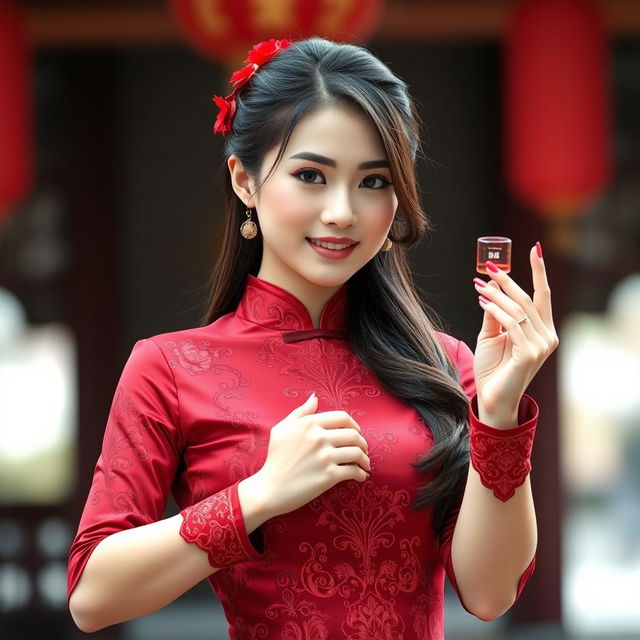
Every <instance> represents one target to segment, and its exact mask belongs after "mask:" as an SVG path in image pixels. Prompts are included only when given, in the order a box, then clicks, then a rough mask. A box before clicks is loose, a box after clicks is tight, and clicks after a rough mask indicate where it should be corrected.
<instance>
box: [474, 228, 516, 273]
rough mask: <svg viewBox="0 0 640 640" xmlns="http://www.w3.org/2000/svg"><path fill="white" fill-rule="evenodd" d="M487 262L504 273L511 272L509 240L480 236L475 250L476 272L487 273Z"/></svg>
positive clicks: (500, 237)
mask: <svg viewBox="0 0 640 640" xmlns="http://www.w3.org/2000/svg"><path fill="white" fill-rule="evenodd" d="M487 260H489V261H491V262H493V263H494V264H495V265H496V266H498V267H500V269H501V270H502V271H504V272H505V273H509V271H511V238H504V237H502V236H482V237H481V238H478V242H477V250H476V271H477V272H478V273H487Z"/></svg>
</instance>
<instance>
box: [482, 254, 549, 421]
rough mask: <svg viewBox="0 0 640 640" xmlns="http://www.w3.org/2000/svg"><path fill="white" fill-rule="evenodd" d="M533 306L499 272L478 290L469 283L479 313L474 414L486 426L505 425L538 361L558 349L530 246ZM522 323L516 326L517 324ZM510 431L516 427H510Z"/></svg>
mask: <svg viewBox="0 0 640 640" xmlns="http://www.w3.org/2000/svg"><path fill="white" fill-rule="evenodd" d="M529 261H530V262H531V270H532V273H533V288H534V293H533V300H532V299H531V298H530V297H529V295H528V294H527V293H526V292H525V291H523V290H522V289H521V288H520V287H519V286H518V285H517V284H516V283H515V281H514V280H512V279H511V278H510V277H509V275H508V274H507V273H505V272H504V271H498V272H497V273H493V272H492V271H490V270H489V269H487V275H488V276H489V277H490V278H491V280H490V281H489V282H486V283H485V285H484V286H481V285H479V284H478V281H480V278H477V279H475V280H474V283H475V287H476V291H477V292H478V293H479V294H481V295H482V296H484V297H485V298H486V299H487V300H488V302H486V303H485V302H483V301H482V300H481V299H480V298H479V302H480V306H481V307H482V308H483V309H484V318H483V321H482V328H481V330H480V333H479V334H478V341H477V344H476V349H475V355H474V365H473V370H474V377H475V382H476V393H477V395H478V409H479V413H481V414H482V415H484V416H489V417H490V418H491V420H492V422H494V423H496V424H500V423H502V422H510V421H511V420H512V417H513V416H517V410H518V405H519V404H520V399H521V398H522V395H523V393H524V391H525V389H526V388H527V387H528V385H529V383H530V382H531V380H532V379H533V377H534V376H535V374H536V373H537V371H538V369H540V367H541V366H542V364H543V363H544V361H545V360H546V359H547V358H548V357H549V356H550V355H551V354H552V353H553V351H554V350H555V348H556V347H557V346H558V343H559V340H558V336H557V334H556V331H555V328H554V325H553V317H552V312H551V290H550V288H549V283H548V281H547V274H546V269H545V266H544V262H543V259H542V258H541V257H538V252H537V249H536V246H535V245H534V246H533V247H532V248H531V251H530V252H529ZM525 317H526V318H528V319H529V321H528V322H521V321H522V319H523V318H525ZM511 426H516V425H515V424H513V425H511Z"/></svg>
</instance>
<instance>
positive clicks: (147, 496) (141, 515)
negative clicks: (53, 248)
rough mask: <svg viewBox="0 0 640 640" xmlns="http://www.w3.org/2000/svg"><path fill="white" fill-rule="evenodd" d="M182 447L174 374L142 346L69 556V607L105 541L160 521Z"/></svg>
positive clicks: (127, 370) (151, 348)
mask: <svg viewBox="0 0 640 640" xmlns="http://www.w3.org/2000/svg"><path fill="white" fill-rule="evenodd" d="M180 440H181V438H180V429H179V406H178V397H177V391H176V386H175V382H174V379H173V373H172V371H171V369H170V367H169V366H168V364H167V362H166V360H165V357H164V355H163V354H162V352H161V350H160V348H159V347H158V345H157V344H155V342H153V340H151V339H147V338H145V339H142V340H139V341H138V342H136V343H135V344H134V346H133V349H132V351H131V354H130V356H129V358H128V360H127V362H126V363H125V366H124V369H123V371H122V374H121V376H120V380H119V381H118V384H117V387H116V390H115V394H114V397H113V401H112V404H111V409H110V411H109V415H108V418H107V424H106V427H105V431H104V437H103V442H102V450H101V453H100V456H99V457H98V461H97V463H96V466H95V470H94V474H93V480H92V483H91V488H90V489H89V493H88V496H87V500H86V503H85V506H84V510H83V512H82V516H81V518H80V523H79V526H78V530H77V533H76V536H75V538H74V540H73V542H72V543H71V547H70V549H69V563H68V572H67V604H68V602H69V598H70V596H71V592H72V591H73V589H74V587H75V586H76V584H77V582H78V580H79V579H80V576H81V574H82V571H83V570H84V567H85V565H86V563H87V561H88V559H89V556H90V555H91V553H92V552H93V550H94V549H95V547H96V546H97V545H98V543H99V542H100V541H101V540H102V539H104V538H106V537H107V536H109V535H111V534H113V533H116V532H117V531H122V530H124V529H130V528H133V527H138V526H140V525H144V524H149V523H151V522H156V521H158V520H159V519H160V518H161V517H162V515H163V514H164V510H165V508H166V503H167V498H168V496H169V493H170V490H171V486H172V483H173V479H174V475H175V471H176V467H177V464H178V460H179V458H180V451H181V447H182V445H181V441H180Z"/></svg>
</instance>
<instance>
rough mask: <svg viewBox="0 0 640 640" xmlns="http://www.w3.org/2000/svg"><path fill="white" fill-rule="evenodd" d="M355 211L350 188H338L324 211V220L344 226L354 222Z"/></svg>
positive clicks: (327, 222)
mask: <svg viewBox="0 0 640 640" xmlns="http://www.w3.org/2000/svg"><path fill="white" fill-rule="evenodd" d="M354 213H355V212H354V208H353V206H352V204H351V199H350V197H349V191H348V189H346V188H345V189H336V190H335V191H334V192H333V193H332V194H330V196H329V199H328V201H327V203H326V206H325V207H324V210H323V211H322V221H323V222H324V223H325V224H337V225H338V226H339V227H344V226H348V225H350V224H353V217H354Z"/></svg>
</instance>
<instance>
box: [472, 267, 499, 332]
mask: <svg viewBox="0 0 640 640" xmlns="http://www.w3.org/2000/svg"><path fill="white" fill-rule="evenodd" d="M478 280H479V278H478ZM489 287H491V288H493V289H495V288H497V289H500V287H499V286H498V284H496V283H495V282H493V281H491V280H489V282H487V283H486V284H485V286H484V287H482V289H478V287H476V289H478V290H486V289H488V288H489ZM487 297H488V296H487ZM501 329H502V325H501V324H500V323H499V322H498V320H496V318H495V317H494V316H493V315H492V314H491V313H489V311H488V310H487V309H485V310H484V314H483V316H482V327H480V333H479V334H478V339H479V340H481V339H483V338H493V337H494V336H497V335H500V333H502V331H501Z"/></svg>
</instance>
